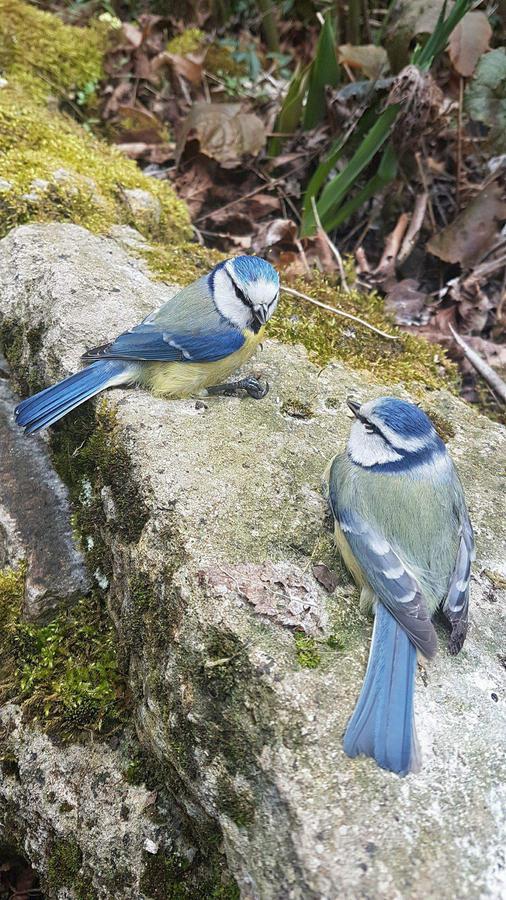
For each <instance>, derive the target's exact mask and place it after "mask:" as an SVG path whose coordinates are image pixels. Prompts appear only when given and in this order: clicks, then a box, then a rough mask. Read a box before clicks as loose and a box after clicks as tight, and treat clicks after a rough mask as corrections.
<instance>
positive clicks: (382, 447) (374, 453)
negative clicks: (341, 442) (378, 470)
mask: <svg viewBox="0 0 506 900" xmlns="http://www.w3.org/2000/svg"><path fill="white" fill-rule="evenodd" d="M348 452H349V454H350V456H351V458H352V460H353V462H355V463H358V465H360V466H365V467H366V468H369V467H370V466H376V465H382V464H384V463H390V462H397V461H398V460H399V459H402V456H401V455H400V454H399V453H396V452H395V450H394V449H393V447H389V446H388V444H386V443H385V441H384V440H383V438H382V437H381V436H380V435H379V434H368V432H367V431H366V430H365V428H364V426H363V424H362V422H358V421H356V422H354V423H353V425H352V426H351V433H350V439H349V441H348Z"/></svg>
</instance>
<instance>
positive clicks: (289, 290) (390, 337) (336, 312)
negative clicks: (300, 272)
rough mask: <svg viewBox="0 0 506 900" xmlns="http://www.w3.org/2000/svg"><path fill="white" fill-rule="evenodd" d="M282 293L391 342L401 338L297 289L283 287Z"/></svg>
mask: <svg viewBox="0 0 506 900" xmlns="http://www.w3.org/2000/svg"><path fill="white" fill-rule="evenodd" d="M281 290H282V291H284V293H285V294H290V296H292V297H300V299H301V300H307V302H308V303H312V304H313V306H319V307H320V309H326V310H327V311H328V312H331V313H334V315H335V316H342V318H343V319H351V320H352V322H358V324H359V325H363V326H364V328H369V330H370V331H375V332H376V334H380V335H381V337H384V338H387V340H389V341H398V340H399V338H398V337H396V336H395V335H394V334H387V333H386V331H381V329H380V328H376V327H375V326H374V325H371V324H370V322H366V321H365V320H364V319H359V317H358V316H354V315H352V314H351V313H347V312H344V310H342V309H337V307H336V306H329V305H328V304H327V303H322V302H321V300H315V299H314V297H309V296H308V294H303V293H302V292H301V291H296V290H295V288H289V287H284V286H283V287H282V288H281Z"/></svg>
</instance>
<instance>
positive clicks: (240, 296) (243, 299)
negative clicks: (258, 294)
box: [225, 269, 254, 309]
mask: <svg viewBox="0 0 506 900" xmlns="http://www.w3.org/2000/svg"><path fill="white" fill-rule="evenodd" d="M225 272H226V273H227V275H228V277H229V278H230V281H231V282H232V287H233V288H234V291H235V296H236V297H237V299H238V300H240V301H241V303H244V305H245V306H247V307H248V309H254V307H253V304H252V302H251V300H250V299H249V297H247V296H246V294H245V293H244V291H241V288H240V287H239V286H238V285H237V284H236V282H235V281H234V279H233V278H232V276H231V274H230V272H228V271H227V269H225Z"/></svg>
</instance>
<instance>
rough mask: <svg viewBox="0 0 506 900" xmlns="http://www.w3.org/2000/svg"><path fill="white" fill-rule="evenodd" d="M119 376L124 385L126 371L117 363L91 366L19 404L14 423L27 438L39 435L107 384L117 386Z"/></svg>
mask: <svg viewBox="0 0 506 900" xmlns="http://www.w3.org/2000/svg"><path fill="white" fill-rule="evenodd" d="M123 374H124V375H125V381H128V368H127V367H126V366H125V363H122V362H120V361H115V360H104V361H103V362H102V361H101V362H96V363H93V364H92V365H90V366H87V368H85V369H82V371H80V372H76V373H75V374H74V375H70V376H69V377H68V378H65V379H64V380H63V381H60V382H58V384H53V385H52V386H51V387H48V388H45V389H44V390H43V391H40V392H39V393H38V394H35V395H34V396H33V397H28V399H27V400H23V401H22V403H20V404H19V405H18V406H17V407H16V409H15V410H14V415H15V417H16V422H17V423H18V425H20V426H22V427H23V428H24V429H25V431H26V433H27V434H32V433H33V432H35V431H40V430H41V429H42V428H46V427H47V426H48V425H52V424H53V423H54V422H57V421H58V419H61V418H62V416H65V415H66V414H67V413H68V412H70V411H71V410H72V409H75V407H76V406H79V405H80V404H81V403H84V401H85V400H89V399H90V397H94V396H95V394H98V393H100V391H103V390H104V389H105V388H107V387H109V386H110V385H111V384H119V383H120V382H121V377H122V375H123Z"/></svg>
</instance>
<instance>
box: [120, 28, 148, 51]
mask: <svg viewBox="0 0 506 900" xmlns="http://www.w3.org/2000/svg"><path fill="white" fill-rule="evenodd" d="M121 31H122V34H123V36H124V37H125V38H126V39H127V41H128V43H129V44H130V45H131V46H132V47H133V48H134V49H137V47H140V45H141V44H142V41H143V40H144V35H143V33H142V31H141V30H140V28H137V26H136V25H132V23H131V22H123V26H122V29H121Z"/></svg>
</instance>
